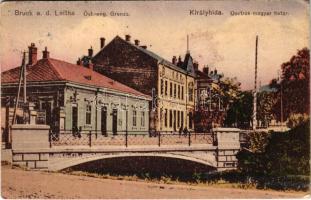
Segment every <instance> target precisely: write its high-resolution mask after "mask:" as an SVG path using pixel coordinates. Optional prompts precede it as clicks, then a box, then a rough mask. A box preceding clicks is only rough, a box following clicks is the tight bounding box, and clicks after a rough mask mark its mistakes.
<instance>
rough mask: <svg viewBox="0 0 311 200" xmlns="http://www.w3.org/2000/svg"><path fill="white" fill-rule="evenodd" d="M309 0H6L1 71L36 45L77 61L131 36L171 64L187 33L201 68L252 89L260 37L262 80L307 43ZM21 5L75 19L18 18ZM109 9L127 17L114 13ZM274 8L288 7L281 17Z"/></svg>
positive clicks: (17, 62) (181, 52)
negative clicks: (102, 42)
mask: <svg viewBox="0 0 311 200" xmlns="http://www.w3.org/2000/svg"><path fill="white" fill-rule="evenodd" d="M190 9H196V10H207V11H208V10H220V11H221V12H222V13H223V15H221V16H218V15H211V16H193V15H192V16H190V15H189V13H190ZM308 9H309V4H308V3H306V1H304V0H288V1H286V0H275V1H273V0H269V1H268V0H266V1H265V0H257V1H255V0H253V1H251V0H249V1H246V0H244V1H242V0H240V1H237V0H235V1H233V0H231V1H229V0H226V1H184V2H180V1H152V2H145V1H142V2H135V1H130V2H120V1H117V2H98V1H96V2H7V3H2V4H1V18H0V21H1V24H0V25H1V26H0V28H1V32H0V34H1V38H0V44H1V54H0V55H1V70H2V71H4V70H7V69H10V68H13V67H16V66H19V65H20V63H21V53H20V52H21V51H23V50H27V47H28V46H29V44H30V43H31V42H34V43H35V44H36V46H37V47H38V51H39V54H38V58H41V57H42V53H41V52H42V50H43V49H44V47H45V46H47V47H48V50H49V51H50V55H51V57H53V58H57V59H61V60H65V61H68V62H72V63H75V62H76V60H77V58H78V57H80V56H82V55H85V54H87V49H88V48H89V47H90V46H93V49H94V51H95V53H96V52H97V51H98V50H99V44H100V43H99V38H100V37H105V38H106V44H107V43H108V42H109V41H111V40H112V39H113V37H114V36H116V35H119V36H121V37H124V35H125V34H130V35H131V36H132V41H134V39H139V40H140V41H141V45H147V46H148V49H149V50H151V51H153V52H155V53H157V54H158V55H160V56H162V57H164V58H165V59H167V60H169V61H171V58H172V56H173V55H176V56H179V55H182V56H184V54H185V52H186V37H187V34H188V35H189V38H190V53H191V55H192V57H193V58H194V59H195V60H197V61H198V62H199V65H200V68H202V67H203V66H204V65H209V66H210V67H211V68H212V69H215V68H217V70H218V72H222V73H224V74H225V76H227V77H237V78H238V80H239V81H240V82H241V83H242V88H243V89H251V88H253V87H254V80H253V79H254V62H255V38H256V35H258V36H259V48H258V73H259V74H258V76H259V79H260V82H261V84H262V85H264V84H267V83H269V81H270V80H271V79H272V78H274V77H276V76H277V71H278V69H280V65H281V64H282V63H283V62H285V61H288V60H289V59H290V57H291V56H292V55H294V54H296V52H297V50H298V49H301V48H303V47H309V23H308V20H309V10H308ZM15 10H20V11H28V10H31V11H32V13H33V14H35V13H36V11H40V12H41V13H45V11H47V10H49V11H50V12H51V13H54V10H57V11H62V10H70V11H74V12H75V15H74V16H15V15H14V13H15ZM84 11H88V12H90V11H93V12H106V13H107V14H108V16H107V17H95V16H92V17H87V16H83V13H84ZM110 11H116V12H127V13H129V15H130V16H128V17H111V16H109V13H110ZM231 11H236V12H240V11H244V12H245V11H249V12H250V13H251V14H252V12H253V11H265V12H269V11H272V15H271V16H253V15H246V16H231V15H230V13H231ZM273 11H284V12H287V13H288V14H287V15H285V16H275V15H273Z"/></svg>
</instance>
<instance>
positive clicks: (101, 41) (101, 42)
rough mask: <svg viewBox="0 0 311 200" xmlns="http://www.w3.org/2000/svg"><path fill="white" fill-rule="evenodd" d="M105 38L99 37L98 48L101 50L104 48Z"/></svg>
mask: <svg viewBox="0 0 311 200" xmlns="http://www.w3.org/2000/svg"><path fill="white" fill-rule="evenodd" d="M105 40H106V39H105V38H104V37H101V38H100V48H101V49H102V48H104V46H105Z"/></svg>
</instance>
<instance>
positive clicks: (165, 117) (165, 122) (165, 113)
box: [164, 109, 167, 127]
mask: <svg viewBox="0 0 311 200" xmlns="http://www.w3.org/2000/svg"><path fill="white" fill-rule="evenodd" d="M164 126H165V127H167V109H165V112H164Z"/></svg>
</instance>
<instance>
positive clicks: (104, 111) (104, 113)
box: [101, 106, 107, 135]
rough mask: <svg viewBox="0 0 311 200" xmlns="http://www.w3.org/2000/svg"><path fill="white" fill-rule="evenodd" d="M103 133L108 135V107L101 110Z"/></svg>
mask: <svg viewBox="0 0 311 200" xmlns="http://www.w3.org/2000/svg"><path fill="white" fill-rule="evenodd" d="M101 131H102V134H103V135H107V107H106V106H104V107H102V109H101Z"/></svg>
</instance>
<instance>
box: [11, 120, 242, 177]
mask: <svg viewBox="0 0 311 200" xmlns="http://www.w3.org/2000/svg"><path fill="white" fill-rule="evenodd" d="M239 133H240V130H239V129H232V128H230V129H228V128H226V129H225V128H221V129H214V134H215V135H216V138H215V141H214V142H205V143H204V142H203V143H202V142H201V143H200V144H196V143H195V140H194V139H193V144H191V145H190V142H189V145H182V143H180V144H179V143H177V144H168V145H162V146H157V145H152V144H147V145H132V146H122V145H110V146H109V145H92V146H91V145H65V144H63V145H57V146H53V145H51V142H50V140H49V139H50V136H49V127H48V126H45V125H13V126H12V163H13V164H14V165H20V166H26V167H27V168H29V169H40V170H49V171H59V170H63V169H66V168H69V167H72V166H77V165H80V164H83V163H88V162H92V161H97V160H105V159H110V158H121V157H164V158H173V159H182V160H186V161H189V162H195V163H200V164H203V165H207V166H210V167H212V168H214V169H215V170H218V171H220V170H227V169H234V168H235V167H236V164H237V159H236V154H237V152H238V151H239V150H240V142H239V137H240V136H239ZM196 137H197V136H196ZM108 139H110V138H108ZM190 139H191V137H190V136H189V141H190ZM145 140H149V139H148V138H145ZM203 141H205V140H203ZM206 141H207V140H206ZM216 144H217V145H216Z"/></svg>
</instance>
